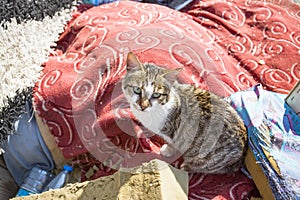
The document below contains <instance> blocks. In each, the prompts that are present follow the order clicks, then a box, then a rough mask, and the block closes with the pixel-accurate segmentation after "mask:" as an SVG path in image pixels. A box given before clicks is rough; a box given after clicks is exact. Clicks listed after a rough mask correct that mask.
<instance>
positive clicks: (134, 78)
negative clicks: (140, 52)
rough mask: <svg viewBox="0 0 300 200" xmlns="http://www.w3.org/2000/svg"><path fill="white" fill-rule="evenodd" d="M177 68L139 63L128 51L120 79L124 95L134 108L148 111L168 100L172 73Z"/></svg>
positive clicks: (175, 71)
mask: <svg viewBox="0 0 300 200" xmlns="http://www.w3.org/2000/svg"><path fill="white" fill-rule="evenodd" d="M180 70H181V68H178V69H165V68H161V67H159V66H157V65H155V64H149V63H141V62H140V61H139V60H138V58H137V57H136V56H135V55H134V54H133V53H131V52H130V53H129V54H128V56H127V65H126V71H127V73H126V76H125V77H124V79H123V81H122V89H123V93H124V95H125V97H126V98H127V100H128V101H129V103H130V104H131V106H134V108H135V109H137V110H140V111H148V110H150V109H155V108H156V107H157V106H162V105H164V104H166V103H167V102H168V101H169V100H170V92H171V87H172V82H173V79H174V78H171V77H174V75H176V74H177V73H178V71H180Z"/></svg>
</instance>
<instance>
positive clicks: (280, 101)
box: [230, 85, 300, 199]
mask: <svg viewBox="0 0 300 200" xmlns="http://www.w3.org/2000/svg"><path fill="white" fill-rule="evenodd" d="M285 97H286V95H284V94H277V93H274V92H270V91H266V90H263V89H262V87H261V86H260V85H258V86H255V87H253V88H251V89H249V90H247V91H242V92H237V93H235V94H233V95H231V96H230V101H231V104H232V106H233V107H234V108H235V109H236V110H237V111H238V113H239V114H240V116H241V117H242V118H243V120H244V122H245V125H246V126H247V129H248V133H249V146H250V148H251V150H252V151H253V153H254V155H255V157H256V160H257V163H258V164H259V165H260V166H261V167H262V169H263V171H264V173H265V175H266V176H267V179H268V181H269V183H270V185H271V189H272V191H273V194H274V196H275V197H276V199H299V198H300V185H299V182H300V176H299V166H300V148H299V146H300V118H299V117H298V116H297V115H296V113H295V112H293V110H292V109H291V108H290V107H289V106H288V105H287V104H285V101H284V98H285ZM263 150H265V151H267V152H268V153H269V154H270V155H271V156H272V157H273V158H274V160H275V161H276V164H277V166H278V168H279V172H278V170H276V168H275V167H276V166H273V165H271V163H270V161H269V160H268V157H267V156H266V155H265V153H264V151H263Z"/></svg>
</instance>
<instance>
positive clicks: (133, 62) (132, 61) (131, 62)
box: [126, 52, 144, 71]
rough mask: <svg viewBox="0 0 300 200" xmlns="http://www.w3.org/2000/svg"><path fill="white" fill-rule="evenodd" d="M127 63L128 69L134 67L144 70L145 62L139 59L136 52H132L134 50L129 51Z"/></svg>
mask: <svg viewBox="0 0 300 200" xmlns="http://www.w3.org/2000/svg"><path fill="white" fill-rule="evenodd" d="M126 63H127V65H126V70H127V71H130V70H133V69H136V70H143V71H144V66H143V64H142V63H141V62H140V61H139V59H138V58H137V57H136V55H134V53H132V52H129V53H128V55H127V60H126Z"/></svg>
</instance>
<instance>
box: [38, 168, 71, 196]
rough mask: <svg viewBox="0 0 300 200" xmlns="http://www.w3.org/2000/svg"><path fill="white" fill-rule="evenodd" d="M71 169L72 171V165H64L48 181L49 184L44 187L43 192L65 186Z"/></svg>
mask: <svg viewBox="0 0 300 200" xmlns="http://www.w3.org/2000/svg"><path fill="white" fill-rule="evenodd" d="M72 171H73V167H71V166H68V165H64V167H63V170H62V171H61V172H60V173H59V174H58V175H56V176H55V177H54V178H53V179H52V180H51V181H50V182H49V184H48V185H47V186H46V187H45V189H44V190H43V192H45V191H48V190H53V189H58V188H62V187H63V186H65V184H66V182H67V179H68V176H69V173H70V172H72Z"/></svg>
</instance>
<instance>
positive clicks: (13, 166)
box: [2, 101, 54, 186]
mask: <svg viewBox="0 0 300 200" xmlns="http://www.w3.org/2000/svg"><path fill="white" fill-rule="evenodd" d="M14 129H15V130H14V134H12V135H10V136H9V137H8V140H7V142H5V143H4V144H3V146H2V147H3V149H4V151H5V153H4V154H3V157H4V160H5V163H6V166H7V168H8V170H9V172H10V173H11V175H12V177H13V178H14V180H15V181H16V183H17V184H18V185H19V186H20V185H21V184H22V183H23V181H24V179H25V178H26V176H27V175H28V173H29V171H30V170H31V169H32V168H33V167H34V166H37V167H40V168H41V169H44V170H49V171H50V170H52V169H53V168H54V162H53V159H52V156H51V153H50V151H49V150H48V148H47V146H46V144H45V142H44V140H43V138H42V135H41V133H40V131H39V128H38V126H37V123H36V120H35V117H34V113H33V109H32V106H31V101H27V102H26V104H25V105H24V113H23V114H22V115H20V116H19V119H18V120H16V121H15V123H14Z"/></svg>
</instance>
